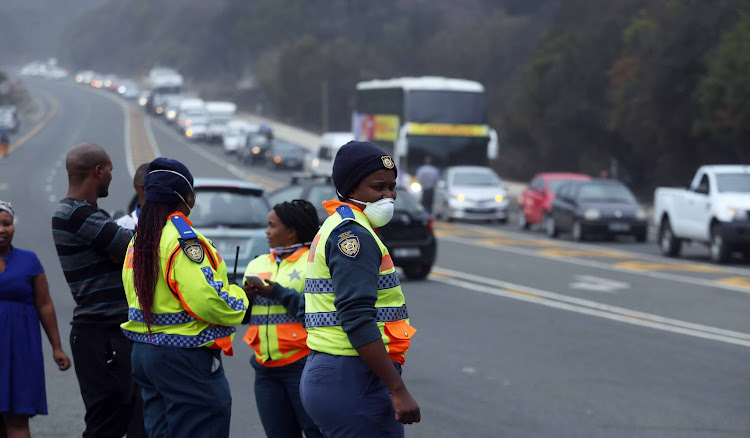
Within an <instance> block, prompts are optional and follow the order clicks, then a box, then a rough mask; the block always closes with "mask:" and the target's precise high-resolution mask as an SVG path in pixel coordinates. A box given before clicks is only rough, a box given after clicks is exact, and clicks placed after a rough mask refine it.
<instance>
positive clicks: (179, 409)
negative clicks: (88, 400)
mask: <svg viewBox="0 0 750 438" xmlns="http://www.w3.org/2000/svg"><path fill="white" fill-rule="evenodd" d="M131 361H132V365H133V379H134V380H135V381H136V382H137V383H138V384H139V385H140V386H141V394H142V395H143V420H144V423H145V425H146V431H147V432H148V436H149V438H161V437H193V436H194V437H202V438H203V437H211V438H214V437H215V438H228V437H229V420H230V417H231V415H232V395H231V394H230V393H229V382H227V378H226V377H225V376H224V365H223V364H222V363H221V350H214V349H211V348H205V347H201V348H178V347H164V346H159V345H151V344H144V343H140V342H135V343H133V353H132V354H131Z"/></svg>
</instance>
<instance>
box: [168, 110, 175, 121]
mask: <svg viewBox="0 0 750 438" xmlns="http://www.w3.org/2000/svg"><path fill="white" fill-rule="evenodd" d="M175 117H177V112H176V111H175V110H169V111H167V118H168V119H174V118H175Z"/></svg>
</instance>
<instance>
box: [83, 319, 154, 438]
mask: <svg viewBox="0 0 750 438" xmlns="http://www.w3.org/2000/svg"><path fill="white" fill-rule="evenodd" d="M132 348H133V345H132V342H130V340H128V339H127V338H126V337H125V335H123V334H122V331H121V330H120V326H119V325H116V324H107V325H100V324H86V323H77V322H76V323H74V324H73V328H72V329H71V331H70V350H71V352H72V353H73V363H74V366H75V370H76V376H77V377H78V385H79V387H80V388H81V397H82V398H83V404H84V405H85V406H86V417H85V421H86V430H85V431H84V432H83V438H98V437H107V438H114V437H122V436H124V435H125V434H126V433H127V435H128V438H140V437H144V438H145V437H146V429H145V428H144V426H143V400H142V399H141V391H140V388H138V385H136V384H135V382H134V381H133V377H132V373H131V365H130V353H131V350H132Z"/></svg>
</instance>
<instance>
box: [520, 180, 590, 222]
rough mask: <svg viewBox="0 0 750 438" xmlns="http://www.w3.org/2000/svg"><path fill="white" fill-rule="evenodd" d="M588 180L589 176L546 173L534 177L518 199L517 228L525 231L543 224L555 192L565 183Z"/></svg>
mask: <svg viewBox="0 0 750 438" xmlns="http://www.w3.org/2000/svg"><path fill="white" fill-rule="evenodd" d="M590 179H591V177H590V176H588V175H585V174H582V173H560V172H546V173H539V174H537V175H534V177H533V178H532V179H531V182H530V183H529V185H528V186H527V187H526V188H525V189H524V190H523V192H521V196H519V197H518V226H519V227H520V228H521V229H524V230H526V229H528V228H529V227H530V226H531V225H533V224H541V223H543V222H544V217H545V216H547V215H548V214H549V210H550V208H551V207H552V201H554V200H555V192H556V191H557V189H558V188H559V187H560V186H561V185H562V184H563V183H565V182H566V181H588V180H590Z"/></svg>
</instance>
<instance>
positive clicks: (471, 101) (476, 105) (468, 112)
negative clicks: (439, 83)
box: [406, 90, 487, 125]
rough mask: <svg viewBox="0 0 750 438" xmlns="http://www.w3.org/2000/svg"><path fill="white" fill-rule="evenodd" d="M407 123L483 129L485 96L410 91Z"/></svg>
mask: <svg viewBox="0 0 750 438" xmlns="http://www.w3.org/2000/svg"><path fill="white" fill-rule="evenodd" d="M406 119H407V121H409V122H416V123H449V124H454V125H461V124H463V125H486V124H487V107H486V106H485V103H484V94H483V93H472V92H467V91H443V90H414V91H410V92H409V97H408V99H407V116H406Z"/></svg>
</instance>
